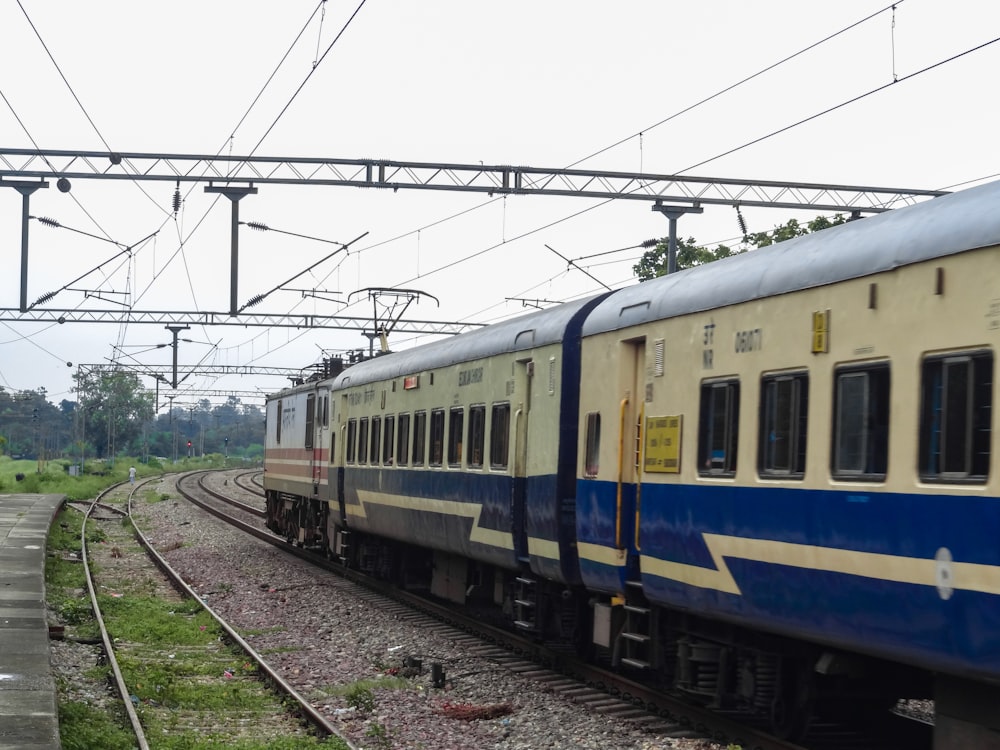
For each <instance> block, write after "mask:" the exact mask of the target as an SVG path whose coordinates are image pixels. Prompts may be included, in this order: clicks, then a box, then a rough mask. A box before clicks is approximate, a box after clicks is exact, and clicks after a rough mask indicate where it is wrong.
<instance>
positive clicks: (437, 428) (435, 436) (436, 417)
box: [427, 409, 444, 466]
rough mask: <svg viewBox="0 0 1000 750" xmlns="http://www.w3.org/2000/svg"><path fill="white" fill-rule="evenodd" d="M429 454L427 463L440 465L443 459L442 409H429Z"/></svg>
mask: <svg viewBox="0 0 1000 750" xmlns="http://www.w3.org/2000/svg"><path fill="white" fill-rule="evenodd" d="M430 450H431V456H430V459H428V462H427V463H428V464H429V465H431V466H440V465H441V464H442V463H443V461H444V409H434V410H432V411H431V445H430Z"/></svg>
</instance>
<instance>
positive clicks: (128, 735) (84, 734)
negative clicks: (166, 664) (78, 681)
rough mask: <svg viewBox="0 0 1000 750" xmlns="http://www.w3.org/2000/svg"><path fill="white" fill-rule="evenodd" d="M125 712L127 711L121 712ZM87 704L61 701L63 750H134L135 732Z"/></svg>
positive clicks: (60, 723)
mask: <svg viewBox="0 0 1000 750" xmlns="http://www.w3.org/2000/svg"><path fill="white" fill-rule="evenodd" d="M122 713H124V711H123V712H122ZM125 726H127V725H125V724H123V723H121V722H116V721H115V720H114V719H113V718H112V717H111V716H108V715H107V714H105V713H103V712H101V711H95V710H94V709H93V708H91V707H90V706H88V705H87V704H86V703H64V702H62V701H60V702H59V739H60V740H61V741H62V749H63V750H94V748H98V747H99V748H101V750H133V748H135V737H134V736H133V735H132V732H131V731H130V730H128V729H125V728H124V727H125Z"/></svg>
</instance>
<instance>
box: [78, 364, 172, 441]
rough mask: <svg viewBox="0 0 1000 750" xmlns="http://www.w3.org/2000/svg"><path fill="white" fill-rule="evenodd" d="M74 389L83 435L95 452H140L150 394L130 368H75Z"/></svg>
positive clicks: (150, 408)
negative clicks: (88, 369)
mask: <svg viewBox="0 0 1000 750" xmlns="http://www.w3.org/2000/svg"><path fill="white" fill-rule="evenodd" d="M73 379H74V380H76V391H77V393H78V394H79V396H80V398H79V404H80V406H79V410H80V412H81V414H82V415H83V416H82V419H83V420H84V425H85V439H86V441H87V442H89V443H90V444H92V445H93V446H94V448H95V449H96V451H97V454H98V455H99V456H104V457H108V456H114V455H115V453H117V452H119V451H125V452H131V453H133V454H134V455H139V454H141V450H140V448H141V446H140V445H139V439H140V437H141V436H142V426H143V424H144V423H145V422H146V421H147V420H149V419H152V417H153V398H154V396H153V394H152V393H150V392H149V391H147V390H145V389H144V388H143V387H142V384H141V383H140V381H139V376H138V375H136V374H135V373H132V372H127V371H124V370H118V371H114V372H94V371H91V372H86V373H82V372H78V373H77V374H76V375H74V376H73Z"/></svg>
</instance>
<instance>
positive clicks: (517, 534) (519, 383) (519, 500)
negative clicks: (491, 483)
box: [511, 359, 535, 561]
mask: <svg viewBox="0 0 1000 750" xmlns="http://www.w3.org/2000/svg"><path fill="white" fill-rule="evenodd" d="M513 374H514V378H513V381H512V383H511V390H512V394H511V395H512V398H511V408H512V409H513V421H514V424H513V434H514V456H513V458H514V472H513V477H512V482H511V531H512V533H513V535H514V551H515V553H516V555H517V557H518V559H520V560H524V561H527V559H528V539H527V534H526V532H525V525H524V524H525V515H524V514H525V507H524V506H525V500H526V497H527V482H528V432H529V431H528V415H529V412H530V411H531V379H532V377H533V376H534V374H535V363H534V361H533V360H530V359H527V360H519V361H517V362H515V363H514V373H513Z"/></svg>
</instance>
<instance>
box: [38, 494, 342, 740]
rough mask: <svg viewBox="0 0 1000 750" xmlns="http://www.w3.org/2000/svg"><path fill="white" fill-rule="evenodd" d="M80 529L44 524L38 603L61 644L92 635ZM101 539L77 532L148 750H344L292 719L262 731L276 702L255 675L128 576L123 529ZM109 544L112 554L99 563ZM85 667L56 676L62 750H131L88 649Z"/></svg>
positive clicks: (105, 674) (189, 618) (207, 626)
mask: <svg viewBox="0 0 1000 750" xmlns="http://www.w3.org/2000/svg"><path fill="white" fill-rule="evenodd" d="M81 524H82V516H81V515H80V514H79V513H77V512H75V511H71V510H63V511H62V512H61V513H60V515H59V517H58V518H57V520H56V523H54V524H53V526H52V529H51V531H50V533H49V540H48V556H47V559H46V577H45V580H46V593H47V597H48V604H49V608H50V610H51V612H52V613H53V614H52V615H51V617H53V619H57V620H58V622H59V623H60V624H63V625H64V627H65V637H66V639H67V640H69V641H84V642H92V641H93V640H94V639H96V638H98V633H99V630H98V626H97V623H96V620H95V619H94V616H93V613H92V611H91V607H90V599H89V596H88V595H87V593H86V581H85V576H84V572H83V566H82V565H81V564H80V560H81V545H80V529H81ZM105 529H108V527H107V526H99V525H98V524H95V523H93V522H90V523H88V525H87V532H86V533H87V546H88V550H89V557H90V560H91V568H92V570H94V569H95V567H96V568H97V570H96V573H95V575H96V576H97V577H98V578H99V584H98V586H99V588H98V592H99V593H98V601H99V603H100V606H101V609H102V612H103V614H104V618H105V624H106V626H107V628H108V631H109V633H110V634H111V636H112V638H113V639H114V641H115V643H116V655H117V656H118V660H119V666H120V668H121V671H122V674H123V677H124V679H125V683H126V685H128V687H129V691H130V693H131V700H132V703H133V705H134V706H135V708H136V712H137V713H138V715H139V717H140V720H141V722H142V724H143V728H144V730H145V733H146V737H147V740H148V742H149V745H150V747H151V748H153V750H182V749H183V750H221V749H222V748H227V749H230V748H231V749H234V750H265V749H267V750H305V749H306V748H319V747H322V748H328V749H338V748H339V749H342V748H344V747H345V745H344V743H343V742H342V741H340V740H339V739H337V738H327V739H325V740H324V739H320V738H317V737H314V736H312V735H310V734H308V733H307V732H306V730H305V729H304V728H302V726H301V725H300V724H299V723H298V722H297V721H295V720H294V719H290V723H288V724H285V725H284V726H283V727H278V726H274V727H272V728H271V730H267V729H264V728H262V724H271V723H274V724H277V723H279V722H274V720H273V717H274V716H275V715H276V713H280V712H281V708H280V699H278V698H277V697H276V696H275V694H274V693H273V692H271V690H270V689H269V688H267V687H266V686H265V685H264V684H263V683H261V682H260V681H259V680H258V679H256V676H255V667H254V666H253V665H252V664H251V663H249V662H247V661H246V660H245V657H243V656H242V655H240V654H239V653H238V652H237V651H236V650H234V649H231V648H230V647H229V646H228V645H227V644H226V643H225V642H224V641H223V634H222V633H221V631H220V630H219V629H218V628H217V626H216V625H215V622H214V621H213V620H212V619H211V618H210V617H209V616H208V615H207V614H206V613H205V612H204V611H202V610H201V608H200V607H199V606H198V605H197V603H195V602H192V601H189V600H181V599H178V598H177V597H175V596H167V595H165V593H164V592H163V591H162V590H160V591H157V585H156V584H155V583H154V582H153V579H152V578H151V577H149V576H146V575H144V574H142V573H138V574H137V573H136V572H135V570H134V569H130V568H129V567H128V565H127V563H126V560H125V558H128V557H129V556H133V555H140V554H142V552H141V551H140V550H139V549H138V546H137V545H136V546H135V547H134V548H133V546H132V544H131V542H129V541H128V539H129V538H130V537H129V536H128V531H127V524H125V523H122V524H121V527H120V530H121V532H122V536H119V534H118V531H119V529H118V528H115V530H114V531H111V530H108V531H107V532H105ZM108 537H111V538H108ZM109 543H110V544H109ZM112 544H113V545H115V549H114V550H113V551H114V552H115V553H116V554H109V552H111V550H109V547H110V545H112ZM102 553H103V554H102ZM119 565H121V566H122V568H121V570H118V571H117V572H116V570H115V569H116V568H117V567H118V566H119ZM92 658H93V666H92V667H90V668H89V669H87V670H86V671H85V672H84V674H83V679H82V680H81V678H80V677H72V678H71V676H69V675H65V676H60V675H59V674H57V675H56V682H57V687H58V694H59V697H58V702H59V722H60V730H59V731H60V735H61V741H62V747H63V749H64V750H92V749H93V748H102V750H131V749H132V748H134V747H135V738H134V737H133V736H132V733H131V730H130V728H129V725H128V720H127V717H126V713H125V710H124V708H123V707H122V706H121V705H120V703H119V702H118V701H116V700H115V699H114V697H113V695H112V692H111V691H110V689H109V687H108V686H109V685H110V684H111V683H112V680H113V676H112V674H111V668H110V667H109V666H108V665H107V664H105V663H104V661H103V659H101V658H100V651H99V649H98V648H96V647H95V648H93V654H92ZM81 682H83V683H84V684H83V685H81ZM95 696H99V698H98V699H96V700H95ZM286 713H287V712H286Z"/></svg>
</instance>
